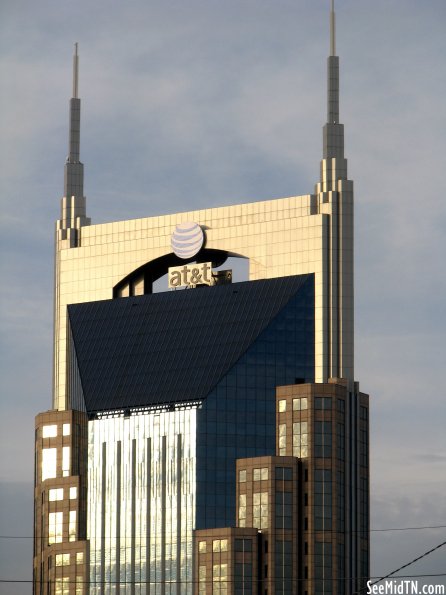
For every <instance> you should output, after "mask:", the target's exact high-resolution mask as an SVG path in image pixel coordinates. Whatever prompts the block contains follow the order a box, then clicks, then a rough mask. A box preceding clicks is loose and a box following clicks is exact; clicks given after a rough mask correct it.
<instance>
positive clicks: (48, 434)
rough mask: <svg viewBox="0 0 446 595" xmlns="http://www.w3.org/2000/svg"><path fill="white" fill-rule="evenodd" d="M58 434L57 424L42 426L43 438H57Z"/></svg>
mask: <svg viewBox="0 0 446 595" xmlns="http://www.w3.org/2000/svg"><path fill="white" fill-rule="evenodd" d="M56 436H57V426H56V425H54V426H43V428H42V438H56Z"/></svg>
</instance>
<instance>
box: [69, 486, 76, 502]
mask: <svg viewBox="0 0 446 595" xmlns="http://www.w3.org/2000/svg"><path fill="white" fill-rule="evenodd" d="M76 498H77V487H76V486H72V487H71V488H70V500H76Z"/></svg>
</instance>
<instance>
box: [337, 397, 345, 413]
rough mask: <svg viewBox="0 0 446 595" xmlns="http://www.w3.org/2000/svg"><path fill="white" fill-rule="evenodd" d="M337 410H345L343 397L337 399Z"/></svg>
mask: <svg viewBox="0 0 446 595" xmlns="http://www.w3.org/2000/svg"><path fill="white" fill-rule="evenodd" d="M338 411H339V412H340V413H344V411H345V401H344V399H338Z"/></svg>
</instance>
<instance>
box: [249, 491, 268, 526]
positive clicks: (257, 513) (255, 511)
mask: <svg viewBox="0 0 446 595" xmlns="http://www.w3.org/2000/svg"><path fill="white" fill-rule="evenodd" d="M252 524H253V527H256V528H257V529H267V528H268V492H254V494H253V507H252Z"/></svg>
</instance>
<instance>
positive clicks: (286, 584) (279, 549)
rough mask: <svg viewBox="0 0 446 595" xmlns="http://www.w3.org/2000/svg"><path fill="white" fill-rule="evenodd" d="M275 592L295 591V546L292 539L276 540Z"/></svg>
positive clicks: (283, 593) (283, 594)
mask: <svg viewBox="0 0 446 595" xmlns="http://www.w3.org/2000/svg"><path fill="white" fill-rule="evenodd" d="M274 564H275V570H276V579H275V587H276V590H275V592H276V593H277V594H278V595H279V593H280V594H281V595H285V594H286V593H292V592H293V546H292V543H291V541H288V540H287V541H282V540H277V541H276V554H275V560H274Z"/></svg>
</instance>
